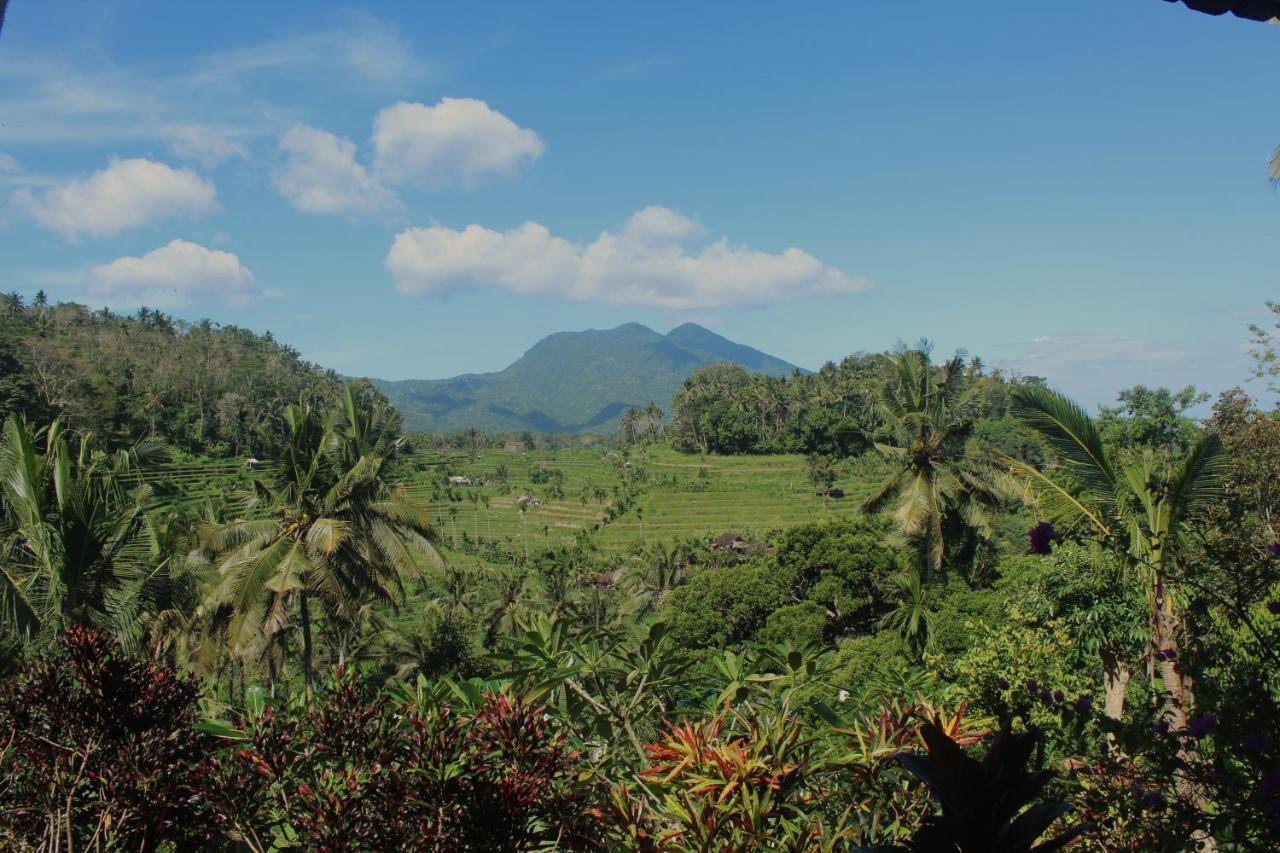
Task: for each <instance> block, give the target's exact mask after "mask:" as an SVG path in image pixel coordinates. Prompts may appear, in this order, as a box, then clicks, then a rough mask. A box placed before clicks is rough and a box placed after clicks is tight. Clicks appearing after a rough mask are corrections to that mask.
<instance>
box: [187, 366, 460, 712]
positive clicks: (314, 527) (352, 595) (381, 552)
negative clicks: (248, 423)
mask: <svg viewBox="0 0 1280 853" xmlns="http://www.w3.org/2000/svg"><path fill="white" fill-rule="evenodd" d="M383 415H384V412H382V411H380V410H379V409H378V408H377V407H374V406H371V405H369V402H368V400H367V399H366V398H365V397H364V395H363V394H362V389H361V388H360V386H358V385H356V384H348V385H347V386H346V387H345V389H344V391H343V394H342V396H341V398H340V400H339V403H338V406H337V407H336V410H335V411H334V412H331V413H329V414H328V415H321V414H320V413H319V412H317V411H316V410H315V409H314V408H313V407H312V406H311V405H309V404H308V403H306V402H299V403H297V404H295V405H291V406H289V407H288V408H287V409H286V410H285V412H284V423H285V426H286V428H287V438H286V439H285V441H284V443H283V445H282V446H281V447H280V448H279V450H278V453H277V456H278V459H277V464H276V466H275V469H274V471H275V473H274V476H273V477H272V478H271V479H270V480H266V481H262V482H258V483H257V484H256V488H255V490H254V492H253V493H252V494H251V495H249V496H248V497H247V498H246V499H245V500H244V502H243V505H242V506H241V508H240V513H239V515H238V517H236V518H234V519H232V520H230V521H228V522H226V523H223V524H219V525H216V526H212V527H209V528H206V529H205V530H204V532H203V533H204V536H203V538H204V542H205V545H206V547H207V548H208V550H209V551H210V552H212V553H213V554H214V555H216V557H215V566H216V569H217V573H218V580H217V583H216V585H215V586H214V588H213V590H212V591H211V592H210V594H209V596H208V597H207V599H206V601H205V606H204V610H205V612H206V613H208V614H210V615H212V616H213V617H214V619H215V621H216V622H217V623H218V624H219V625H220V627H222V628H223V630H225V632H226V636H227V639H228V641H229V644H230V646H231V648H232V650H233V652H235V653H236V654H238V655H241V656H251V655H253V654H256V653H261V651H262V650H263V649H264V648H265V647H267V646H268V645H269V644H271V643H272V642H273V641H274V640H275V639H276V638H278V637H279V636H280V635H281V634H282V633H283V632H284V631H285V630H286V629H287V628H289V627H290V625H291V624H292V622H293V620H294V619H295V618H296V619H297V622H298V627H299V628H300V629H301V633H302V668H303V677H304V681H305V685H306V691H307V695H308V696H309V695H310V693H311V686H312V680H313V649H312V637H311V633H312V624H313V622H314V619H315V617H314V616H313V614H312V602H313V601H315V602H318V603H319V604H320V605H321V606H322V607H323V609H324V610H325V611H326V613H327V614H328V616H329V618H330V619H335V620H343V621H348V622H350V621H352V620H354V619H355V617H356V616H357V614H358V612H359V605H360V604H361V603H363V602H365V601H367V600H369V599H373V600H377V601H382V602H385V603H388V604H393V605H394V604H397V603H398V602H399V601H400V600H401V599H402V597H403V593H404V588H403V581H404V579H405V578H408V577H418V576H419V564H418V560H419V559H425V560H427V561H428V562H430V563H433V564H435V565H437V566H443V558H442V556H441V555H440V552H439V551H438V550H437V547H436V542H437V538H436V532H435V529H434V527H433V526H432V525H431V524H430V522H429V521H428V518H427V511H426V508H425V507H423V506H421V505H419V504H417V503H415V502H413V501H411V500H410V499H409V498H408V497H407V495H406V494H405V491H404V489H403V487H402V486H400V485H399V484H396V483H393V482H392V478H391V465H392V464H393V462H394V460H395V457H396V455H397V453H398V452H399V451H400V449H401V447H402V446H403V439H402V438H401V437H398V436H394V435H393V434H392V432H391V431H388V430H386V429H384V422H383V420H382V417H383Z"/></svg>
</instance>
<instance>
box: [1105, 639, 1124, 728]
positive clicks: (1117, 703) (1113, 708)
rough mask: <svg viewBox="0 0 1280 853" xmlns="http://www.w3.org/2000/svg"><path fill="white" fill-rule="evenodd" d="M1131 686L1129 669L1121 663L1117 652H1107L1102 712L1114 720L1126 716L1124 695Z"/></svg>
mask: <svg viewBox="0 0 1280 853" xmlns="http://www.w3.org/2000/svg"><path fill="white" fill-rule="evenodd" d="M1128 686H1129V669H1128V667H1126V666H1125V665H1124V663H1123V662H1121V660H1120V658H1119V657H1118V656H1117V655H1116V653H1115V652H1113V651H1110V650H1106V651H1103V653H1102V689H1103V696H1104V699H1103V706H1102V712H1103V713H1104V714H1106V715H1107V717H1108V718H1110V719H1112V720H1119V719H1121V718H1122V717H1123V716H1124V693H1125V689H1126V688H1127V687H1128Z"/></svg>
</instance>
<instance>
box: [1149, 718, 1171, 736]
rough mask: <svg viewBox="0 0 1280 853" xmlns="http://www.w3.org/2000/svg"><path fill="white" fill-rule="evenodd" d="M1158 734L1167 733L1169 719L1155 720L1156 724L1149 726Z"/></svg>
mask: <svg viewBox="0 0 1280 853" xmlns="http://www.w3.org/2000/svg"><path fill="white" fill-rule="evenodd" d="M1151 728H1152V729H1154V730H1155V733H1156V734H1158V735H1167V734H1168V733H1169V721H1168V720H1166V719H1163V718H1161V719H1159V720H1156V724H1155V725H1154V726H1152V727H1151Z"/></svg>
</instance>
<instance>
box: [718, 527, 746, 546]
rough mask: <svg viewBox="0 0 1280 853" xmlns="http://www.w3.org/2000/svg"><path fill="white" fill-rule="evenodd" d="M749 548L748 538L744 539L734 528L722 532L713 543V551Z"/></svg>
mask: <svg viewBox="0 0 1280 853" xmlns="http://www.w3.org/2000/svg"><path fill="white" fill-rule="evenodd" d="M746 549H747V540H745V539H743V538H742V537H741V536H739V535H738V534H736V533H734V532H733V531H732V530H726V531H725V532H724V533H721V534H720V536H719V537H717V538H716V541H714V542H712V543H711V550H712V551H745V550H746Z"/></svg>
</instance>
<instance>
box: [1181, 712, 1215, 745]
mask: <svg viewBox="0 0 1280 853" xmlns="http://www.w3.org/2000/svg"><path fill="white" fill-rule="evenodd" d="M1217 725H1218V715H1217V714H1213V713H1210V714H1205V715H1203V716H1201V717H1196V718H1195V719H1194V720H1192V721H1191V722H1190V723H1188V724H1187V734H1189V735H1191V736H1192V737H1193V738H1196V739H1197V740H1199V739H1200V738H1202V737H1204V736H1205V735H1207V734H1208V733H1209V732H1211V731H1213V728H1214V727H1215V726H1217Z"/></svg>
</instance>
